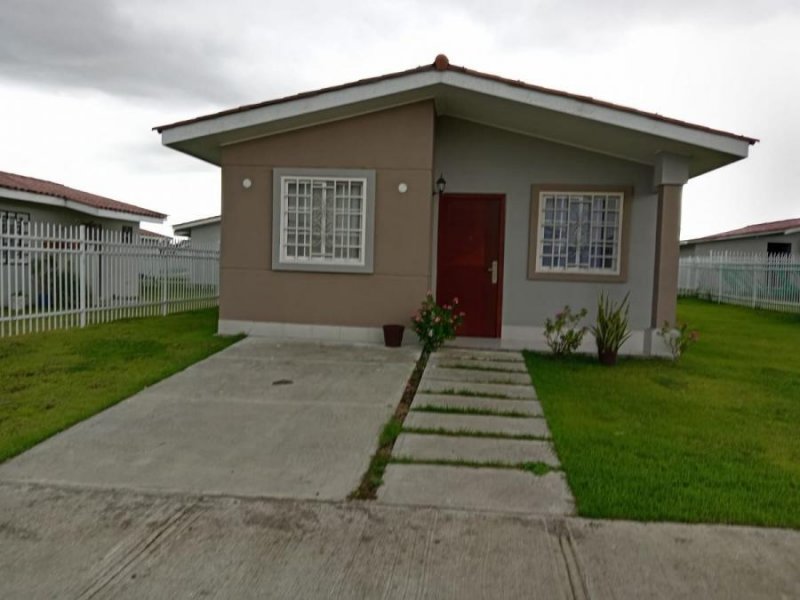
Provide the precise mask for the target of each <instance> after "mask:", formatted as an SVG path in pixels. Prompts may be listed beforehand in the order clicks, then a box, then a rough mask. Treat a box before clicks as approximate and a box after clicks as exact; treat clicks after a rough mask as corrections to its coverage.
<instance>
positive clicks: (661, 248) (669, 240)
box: [651, 184, 683, 329]
mask: <svg viewBox="0 0 800 600" xmlns="http://www.w3.org/2000/svg"><path fill="white" fill-rule="evenodd" d="M682 191H683V186H682V185H679V184H663V185H659V186H658V218H657V221H656V240H655V244H656V260H655V266H654V276H653V311H652V322H651V325H652V326H653V328H654V329H655V328H659V327H661V326H662V325H663V324H664V321H668V322H669V323H670V324H674V323H675V312H676V309H677V300H678V263H679V258H680V241H679V240H680V233H681V193H682Z"/></svg>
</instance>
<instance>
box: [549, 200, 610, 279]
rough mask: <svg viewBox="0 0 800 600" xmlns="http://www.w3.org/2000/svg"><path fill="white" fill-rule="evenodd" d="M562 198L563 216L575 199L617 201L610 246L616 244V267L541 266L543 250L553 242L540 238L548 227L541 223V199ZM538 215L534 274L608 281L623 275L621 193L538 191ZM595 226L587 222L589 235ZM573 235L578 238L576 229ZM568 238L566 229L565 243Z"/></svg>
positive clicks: (553, 239)
mask: <svg viewBox="0 0 800 600" xmlns="http://www.w3.org/2000/svg"><path fill="white" fill-rule="evenodd" d="M564 196H566V197H567V215H569V210H570V207H569V204H570V203H571V202H572V200H573V198H574V199H575V201H576V202H577V201H578V200H577V198H578V197H581V198H585V197H586V196H590V197H591V198H592V200H593V201H594V199H595V198H596V197H597V196H604V197H609V196H613V197H616V198H617V202H618V204H617V209H616V212H617V223H616V235H615V239H614V243H615V244H616V248H615V250H616V254H615V257H616V265H615V267H614V268H606V267H599V268H598V267H584V266H580V265H576V266H569V265H567V266H553V265H549V266H545V265H544V264H543V260H544V246H545V245H547V244H548V243H550V244H552V243H553V242H554V241H556V238H552V239H549V240H546V239H545V236H544V231H545V227H547V226H548V223H546V222H545V209H546V202H545V199H546V198H548V197H553V198H556V199H558V197H564ZM556 201H557V200H556ZM605 210H608V209H605ZM538 213H539V214H538V220H537V222H538V231H537V232H536V262H535V270H536V273H542V274H559V273H563V274H570V275H598V276H608V277H619V276H620V275H621V274H622V272H623V270H622V269H623V266H622V265H623V253H624V251H625V249H624V247H623V243H624V239H623V237H624V235H623V234H624V225H623V223H624V219H625V191H624V190H603V191H599V190H559V189H546V190H540V191H539V197H538ZM591 213H592V215H591V216H593V214H594V209H593V207H592V209H591ZM590 218H591V217H590ZM596 226H597V225H596V224H595V223H594V222H593V221H591V220H590V222H589V228H590V232H591V229H592V228H593V227H596ZM603 226H605V225H603ZM567 228H569V221H567ZM577 235H578V236H580V229H579V230H578V232H577ZM589 235H590V241H589V246H590V251H591V246H592V244H591V233H590V234H589ZM569 237H570V232H569V229H568V231H567V236H566V239H567V240H569ZM559 239H560V238H559ZM580 246H581V244H580V242H578V244H577V247H578V252H580ZM568 247H569V244H568V243H567V248H568ZM589 260H590V261H591V256H590V258H589Z"/></svg>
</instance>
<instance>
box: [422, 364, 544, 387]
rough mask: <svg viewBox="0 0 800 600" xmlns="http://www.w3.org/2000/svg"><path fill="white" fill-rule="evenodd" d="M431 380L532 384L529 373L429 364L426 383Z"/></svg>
mask: <svg viewBox="0 0 800 600" xmlns="http://www.w3.org/2000/svg"><path fill="white" fill-rule="evenodd" d="M513 364H516V363H513ZM431 380H437V381H457V382H459V383H464V382H468V381H474V382H477V383H499V384H514V385H525V386H528V385H530V383H531V377H530V375H528V374H527V373H511V372H500V371H481V370H478V369H453V368H450V367H440V366H436V365H430V364H429V365H428V366H427V367H426V368H425V379H424V381H431Z"/></svg>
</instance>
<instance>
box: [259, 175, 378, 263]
mask: <svg viewBox="0 0 800 600" xmlns="http://www.w3.org/2000/svg"><path fill="white" fill-rule="evenodd" d="M291 181H297V182H299V181H310V182H311V183H312V185H313V184H314V182H325V183H332V184H333V187H334V189H335V188H336V183H337V182H338V183H341V182H347V183H351V182H358V183H360V184H361V186H362V202H361V227H360V229H358V230H356V231H358V232H359V234H360V238H361V246H360V253H359V254H360V256H359V258H357V259H355V258H348V257H339V258H336V257H332V258H324V257H319V256H316V257H311V256H309V257H301V256H289V255H288V254H287V251H286V249H287V242H288V240H287V239H286V238H287V232H288V229H287V228H288V215H289V212H288V185H289V183H290V182H291ZM334 198H335V196H334ZM326 201H327V197H326ZM272 205H273V216H272V221H273V223H272V268H273V269H274V270H279V271H281V270H283V271H321V272H340V273H372V272H373V248H374V240H373V238H374V229H375V227H374V222H375V210H374V209H375V172H374V171H371V170H364V169H274V170H273V202H272ZM324 215H325V213H324V212H323V219H324ZM309 218H311V217H310V215H309ZM323 222H324V221H323ZM323 227H324V226H323ZM309 235H310V233H309ZM295 241H297V240H295ZM323 243H324V235H323Z"/></svg>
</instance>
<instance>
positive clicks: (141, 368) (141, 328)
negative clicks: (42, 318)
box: [0, 309, 239, 462]
mask: <svg viewBox="0 0 800 600" xmlns="http://www.w3.org/2000/svg"><path fill="white" fill-rule="evenodd" d="M216 324H217V310H216V309H212V310H202V311H195V312H186V313H181V314H176V315H170V316H168V317H154V318H147V319H132V320H127V321H117V322H114V323H107V324H103V325H94V326H91V327H87V328H86V329H73V330H69V331H54V332H49V333H37V334H31V335H26V336H19V337H10V338H3V339H0V462H2V461H3V460H5V459H7V458H10V457H11V456H14V455H15V454H19V453H20V452H22V451H24V450H26V449H28V448H30V447H31V446H33V445H35V444H37V443H38V442H40V441H42V440H44V439H45V438H48V437H50V436H51V435H53V434H55V433H57V432H59V431H61V430H63V429H66V428H67V427H69V426H70V425H73V424H75V423H77V422H78V421H82V420H83V419H86V418H87V417H90V416H91V415H93V414H95V413H97V412H99V411H101V410H103V409H105V408H108V407H109V406H111V405H112V404H116V403H117V402H119V401H120V400H123V399H124V398H127V397H128V396H130V395H131V394H134V393H136V392H138V391H139V390H141V389H142V388H144V387H146V386H148V385H152V384H153V383H155V382H157V381H159V380H160V379H163V378H164V377H166V376H168V375H171V374H173V373H175V372H177V371H180V370H181V369H183V368H185V367H187V366H188V365H191V364H192V363H195V362H197V361H198V360H200V359H202V358H205V357H206V356H208V355H210V354H213V353H214V352H217V351H218V350H221V349H222V348H225V347H226V346H228V345H230V344H232V343H233V342H234V341H236V340H237V339H239V338H236V337H224V338H223V337H216V336H215V335H214V332H215V331H216Z"/></svg>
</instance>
